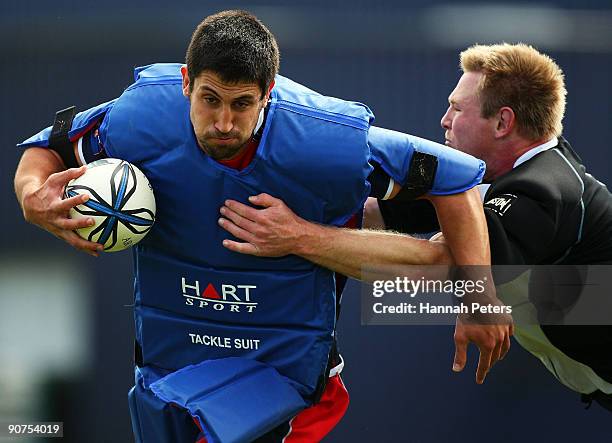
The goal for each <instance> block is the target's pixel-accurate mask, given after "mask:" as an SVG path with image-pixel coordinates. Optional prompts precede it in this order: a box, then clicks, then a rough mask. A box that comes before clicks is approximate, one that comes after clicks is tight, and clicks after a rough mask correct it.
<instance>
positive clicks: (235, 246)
mask: <svg viewBox="0 0 612 443" xmlns="http://www.w3.org/2000/svg"><path fill="white" fill-rule="evenodd" d="M223 246H225V247H226V248H227V249H229V250H230V251H234V252H239V253H241V254H248V255H259V249H257V246H255V245H253V244H251V243H239V242H236V241H233V240H223Z"/></svg>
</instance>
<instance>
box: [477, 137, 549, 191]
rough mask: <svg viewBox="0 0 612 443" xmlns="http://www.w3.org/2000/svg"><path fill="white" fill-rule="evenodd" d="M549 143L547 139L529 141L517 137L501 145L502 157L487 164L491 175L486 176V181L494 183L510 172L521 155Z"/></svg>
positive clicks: (499, 149) (499, 148)
mask: <svg viewBox="0 0 612 443" xmlns="http://www.w3.org/2000/svg"><path fill="white" fill-rule="evenodd" d="M547 141H548V140H547V139H538V140H528V139H525V138H522V137H518V136H517V137H514V138H512V139H509V140H508V141H506V142H505V143H503V144H501V145H500V146H499V147H498V148H497V152H498V153H500V155H498V156H497V158H496V159H495V160H494V161H493V162H490V161H489V162H487V171H490V173H488V174H487V175H486V176H485V181H486V182H492V181H493V180H495V179H497V178H498V177H501V176H502V175H504V174H506V173H508V172H510V171H511V170H512V168H513V167H514V163H516V160H517V159H518V158H519V157H520V156H521V155H523V154H524V153H525V152H527V151H529V150H531V149H533V148H535V147H536V146H539V145H541V144H542V143H546V142H547ZM490 163H492V164H490Z"/></svg>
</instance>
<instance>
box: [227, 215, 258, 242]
mask: <svg viewBox="0 0 612 443" xmlns="http://www.w3.org/2000/svg"><path fill="white" fill-rule="evenodd" d="M218 223H219V226H221V227H222V228H223V229H225V230H226V231H227V232H229V233H230V234H232V235H233V236H234V237H236V238H239V239H240V240H244V241H247V242H249V243H253V240H254V237H253V235H252V234H251V233H250V232H248V231H245V230H244V229H242V228H241V227H240V226H237V225H236V224H234V223H233V222H232V221H231V220H228V219H226V218H220V219H219V221H218Z"/></svg>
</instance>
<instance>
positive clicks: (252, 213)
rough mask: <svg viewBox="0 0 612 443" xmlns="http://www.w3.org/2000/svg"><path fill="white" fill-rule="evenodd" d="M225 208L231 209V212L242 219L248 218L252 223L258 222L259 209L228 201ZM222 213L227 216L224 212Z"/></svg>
mask: <svg viewBox="0 0 612 443" xmlns="http://www.w3.org/2000/svg"><path fill="white" fill-rule="evenodd" d="M224 207H225V208H227V209H230V211H229V212H234V213H235V214H237V215H239V216H240V217H243V218H246V219H248V220H251V221H256V220H257V213H258V211H259V209H255V208H252V207H251V206H247V205H245V204H242V203H240V202H237V201H236V200H226V201H225V206H224ZM221 209H223V208H221ZM221 213H222V214H223V215H225V214H224V213H223V212H221Z"/></svg>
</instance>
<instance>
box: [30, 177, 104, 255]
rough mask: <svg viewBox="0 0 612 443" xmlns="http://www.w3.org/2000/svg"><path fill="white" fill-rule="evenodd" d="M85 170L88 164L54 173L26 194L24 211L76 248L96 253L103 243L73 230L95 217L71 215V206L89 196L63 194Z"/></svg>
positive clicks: (90, 224) (32, 219) (34, 222)
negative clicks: (70, 182) (93, 240)
mask: <svg viewBox="0 0 612 443" xmlns="http://www.w3.org/2000/svg"><path fill="white" fill-rule="evenodd" d="M86 170H87V167H85V166H82V167H80V168H72V169H67V170H65V171H62V172H57V173H55V174H51V175H50V176H49V178H48V179H47V180H46V181H45V182H44V183H43V184H42V186H40V187H39V188H38V189H36V190H34V191H33V192H30V193H29V194H27V195H25V197H24V199H23V202H22V206H23V215H24V218H25V219H26V220H27V221H28V222H30V223H32V224H35V225H37V226H40V227H41V228H43V229H44V230H46V231H49V232H50V233H52V234H53V235H55V236H56V237H58V238H60V239H62V240H64V241H65V242H66V243H68V244H69V245H71V246H73V247H74V248H76V249H79V250H81V251H83V252H86V253H88V254H90V255H93V256H94V257H97V256H98V251H101V250H103V246H102V245H101V244H99V243H93V242H90V241H87V240H84V239H82V238H81V237H79V236H78V235H77V234H76V233H75V232H74V230H75V229H78V228H85V227H88V226H93V224H94V220H93V218H91V217H86V218H85V217H84V218H79V219H72V218H70V209H71V208H73V207H75V206H77V205H80V204H83V203H85V202H87V200H89V196H88V195H77V196H74V197H71V198H67V199H64V198H63V197H64V188H65V187H66V185H67V184H68V182H69V181H70V180H73V179H75V178H77V177H80V176H81V175H83V174H84V173H85V171H86Z"/></svg>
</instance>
